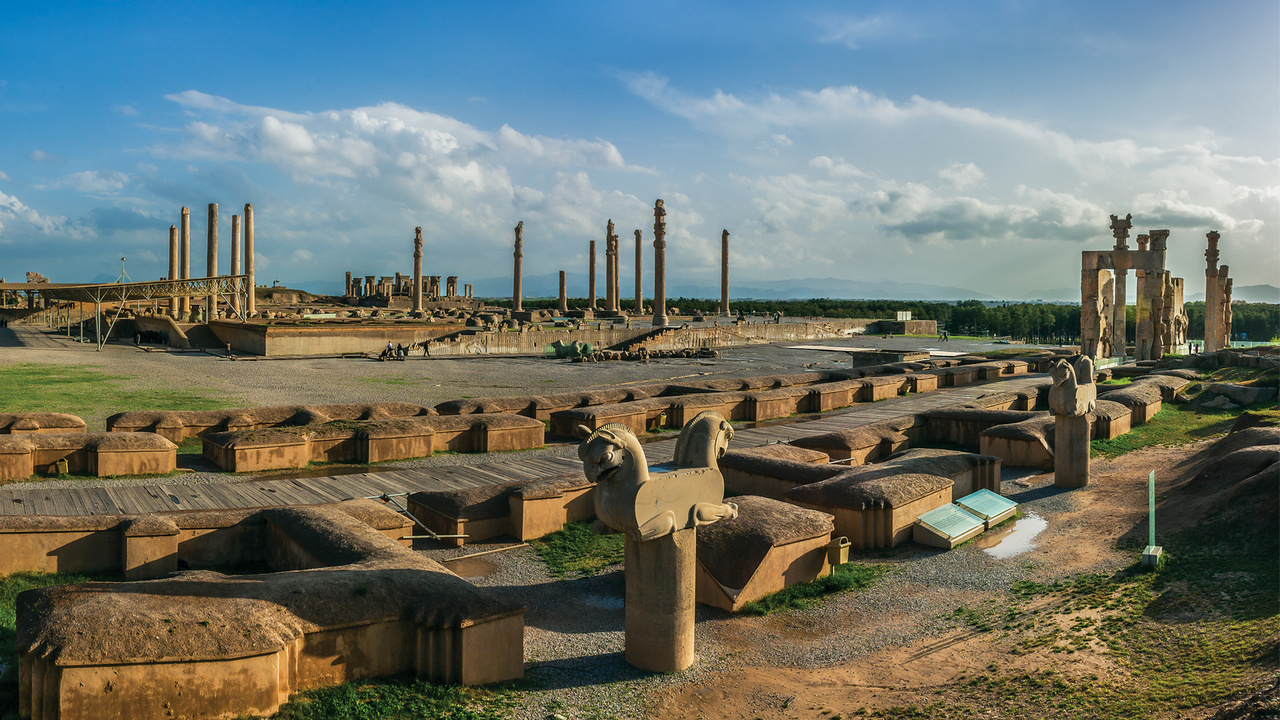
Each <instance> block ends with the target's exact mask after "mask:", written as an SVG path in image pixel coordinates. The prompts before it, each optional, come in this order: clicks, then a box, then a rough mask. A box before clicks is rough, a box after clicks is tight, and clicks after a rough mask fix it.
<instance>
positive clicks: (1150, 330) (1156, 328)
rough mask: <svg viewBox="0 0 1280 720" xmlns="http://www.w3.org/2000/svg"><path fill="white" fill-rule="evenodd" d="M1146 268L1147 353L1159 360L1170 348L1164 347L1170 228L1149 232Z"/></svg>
mask: <svg viewBox="0 0 1280 720" xmlns="http://www.w3.org/2000/svg"><path fill="white" fill-rule="evenodd" d="M1149 238H1150V249H1148V250H1147V257H1146V268H1145V270H1144V272H1143V279H1142V286H1141V287H1142V295H1143V297H1144V298H1145V305H1146V308H1147V325H1148V327H1147V328H1146V330H1145V335H1146V338H1145V340H1146V342H1145V348H1146V354H1147V359H1148V360H1159V359H1160V358H1162V357H1164V354H1165V353H1166V352H1168V350H1166V349H1165V347H1164V308H1165V303H1166V302H1168V300H1169V298H1166V297H1165V294H1164V290H1165V269H1164V255H1165V249H1166V247H1167V246H1168V243H1169V231H1168V230H1152V231H1151V233H1150V234H1149Z"/></svg>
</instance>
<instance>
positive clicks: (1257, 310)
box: [495, 297, 1280, 343]
mask: <svg viewBox="0 0 1280 720" xmlns="http://www.w3.org/2000/svg"><path fill="white" fill-rule="evenodd" d="M557 303H558V301H557V300H556V299H554V298H531V299H528V300H525V301H524V306H525V307H526V308H528V309H550V308H554V307H556V305H557ZM495 304H498V305H503V306H506V307H510V305H511V303H510V301H509V300H508V301H505V302H504V301H501V300H499V301H495ZM584 304H585V300H582V299H574V300H572V301H571V302H570V307H580V306H582V305H584ZM634 304H635V303H634V301H632V300H623V301H622V306H623V309H624V310H631V309H632V307H634ZM667 307H668V308H679V309H680V310H681V312H685V313H691V312H693V311H695V310H696V311H699V312H702V313H706V314H712V313H716V312H719V310H720V301H719V300H710V299H706V298H685V297H680V298H671V299H669V300H668V301H667ZM730 307H731V308H732V309H733V311H734V313H737V312H739V311H741V312H744V313H755V314H758V315H772V314H773V313H775V312H781V313H782V314H783V315H788V316H792V317H828V318H868V319H872V318H878V319H884V318H893V317H896V316H897V313H898V312H899V311H902V310H909V311H911V317H912V318H914V319H916V320H936V321H938V328H939V329H940V330H941V329H945V330H947V331H948V332H950V333H951V334H952V335H977V336H995V337H1005V336H1008V337H1011V338H1013V339H1016V340H1026V341H1031V342H1041V341H1044V342H1047V341H1061V342H1068V343H1072V342H1079V338H1080V306H1079V305H1047V304H1043V303H1003V304H1000V305H993V306H991V307H988V306H987V305H986V304H984V303H983V302H981V301H979V300H962V301H960V302H957V303H944V302H923V301H917V300H909V301H897V300H833V299H831V298H814V299H811V300H734V301H733V302H732V303H730ZM1185 307H1186V311H1187V318H1188V321H1189V322H1190V325H1189V331H1188V337H1189V338H1191V339H1195V340H1199V339H1202V338H1204V303H1203V302H1193V303H1187V304H1186V305H1185ZM1126 309H1127V311H1128V319H1127V320H1126V322H1125V329H1126V331H1127V333H1128V336H1129V341H1130V342H1133V340H1134V331H1135V330H1136V328H1137V326H1138V323H1137V317H1136V315H1137V308H1136V307H1134V306H1133V305H1130V306H1128V308H1126ZM1231 309H1232V337H1233V338H1235V339H1241V336H1242V335H1244V336H1247V337H1248V339H1250V340H1259V341H1269V340H1271V339H1272V338H1277V337H1280V305H1275V304H1271V303H1233V304H1232V306H1231Z"/></svg>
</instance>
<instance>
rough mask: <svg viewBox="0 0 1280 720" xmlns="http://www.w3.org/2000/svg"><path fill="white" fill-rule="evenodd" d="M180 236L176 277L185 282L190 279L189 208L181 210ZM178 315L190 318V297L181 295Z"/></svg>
mask: <svg viewBox="0 0 1280 720" xmlns="http://www.w3.org/2000/svg"><path fill="white" fill-rule="evenodd" d="M181 228H182V230H181V236H180V238H179V248H180V250H179V253H180V254H181V255H182V261H181V263H180V264H179V265H178V272H179V273H181V274H180V275H179V276H178V279H180V280H186V279H188V278H190V277H191V208H188V207H184V208H182V225H181ZM178 314H179V315H180V316H181V315H184V314H185V316H186V318H187V319H188V320H189V319H190V318H191V296H190V295H183V296H182V298H181V302H180V303H179V304H178Z"/></svg>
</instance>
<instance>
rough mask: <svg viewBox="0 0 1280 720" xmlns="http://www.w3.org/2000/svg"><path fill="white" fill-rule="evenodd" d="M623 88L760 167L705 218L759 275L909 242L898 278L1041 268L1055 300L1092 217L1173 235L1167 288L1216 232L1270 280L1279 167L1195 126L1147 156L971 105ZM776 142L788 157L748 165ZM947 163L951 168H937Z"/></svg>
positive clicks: (648, 82) (1278, 261)
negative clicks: (747, 241) (760, 243)
mask: <svg viewBox="0 0 1280 720" xmlns="http://www.w3.org/2000/svg"><path fill="white" fill-rule="evenodd" d="M624 80H625V82H626V83H627V84H628V86H629V87H630V89H631V90H632V92H633V93H635V94H636V95H638V96H640V97H642V98H644V99H646V100H648V101H649V102H651V103H652V104H654V105H655V106H656V107H658V108H660V109H662V110H664V111H666V112H668V113H670V114H672V115H674V116H677V117H681V118H684V119H686V120H688V121H689V122H690V123H691V125H692V127H693V128H694V129H696V130H700V131H703V134H704V136H709V137H711V138H712V139H713V140H715V139H719V140H720V141H721V142H720V147H721V151H722V152H723V154H724V156H725V157H726V158H727V159H729V160H730V161H734V160H741V159H745V160H747V161H748V163H749V164H748V165H746V166H745V167H752V168H760V167H763V168H765V169H763V170H754V174H744V173H743V172H742V171H741V170H739V172H738V173H736V174H734V178H735V182H736V183H737V185H738V188H739V191H742V192H746V193H747V197H746V198H743V199H742V201H740V202H738V201H735V200H734V199H727V200H726V201H725V205H726V207H723V208H721V209H720V211H719V214H722V215H726V216H729V217H735V218H741V220H740V222H742V223H743V224H744V225H746V226H747V227H749V228H751V229H752V231H753V232H760V233H762V234H764V235H766V236H768V237H769V238H770V243H771V244H772V245H773V246H775V247H785V248H786V252H785V253H780V254H775V256H774V257H772V258H770V257H768V255H767V254H762V255H761V257H762V263H763V266H764V267H769V268H770V269H771V270H772V271H774V272H775V273H780V274H783V275H785V274H787V273H788V269H790V272H791V273H794V274H796V275H800V274H801V273H804V274H806V275H808V274H811V272H812V268H813V267H814V266H815V265H816V266H820V265H821V264H823V263H829V262H832V261H833V259H834V261H835V262H836V267H839V266H840V263H839V260H840V259H841V258H848V260H849V261H850V262H851V263H854V264H856V265H858V266H865V265H866V263H869V262H872V261H876V260H884V261H887V262H893V261H894V259H893V258H894V256H893V255H892V254H891V253H890V251H889V250H886V248H889V249H892V250H893V251H897V252H900V251H904V250H905V251H907V252H912V247H913V245H918V244H925V245H927V246H928V247H929V248H930V251H929V252H928V253H915V257H914V259H913V264H912V268H913V272H912V275H913V279H920V280H922V281H926V282H927V281H930V279H931V278H933V277H938V276H942V277H946V278H949V279H951V278H953V276H954V274H955V272H956V271H957V270H962V269H968V271H969V272H971V273H972V274H973V276H974V277H977V278H983V276H984V274H985V268H986V266H985V265H984V262H990V263H997V264H1001V265H1002V266H1004V267H1013V268H1016V267H1018V266H1019V265H1021V266H1024V267H1032V266H1034V267H1046V270H1045V275H1044V277H1043V278H1042V279H1041V280H1040V281H1041V282H1047V283H1049V285H1048V286H1049V287H1068V288H1069V287H1072V286H1073V284H1074V282H1075V281H1076V278H1075V275H1076V274H1077V273H1078V262H1079V256H1078V254H1077V253H1078V250H1079V249H1080V248H1081V247H1082V245H1083V246H1084V247H1090V245H1084V243H1086V242H1089V243H1095V244H1096V245H1097V246H1098V247H1109V246H1110V240H1109V239H1108V238H1109V237H1110V233H1109V232H1108V231H1107V218H1108V215H1109V214H1110V213H1113V212H1119V213H1120V214H1124V213H1126V212H1132V213H1133V214H1134V216H1135V224H1138V223H1140V226H1141V227H1143V228H1161V227H1168V228H1173V229H1175V231H1176V232H1175V234H1174V235H1175V237H1173V238H1171V245H1170V247H1171V254H1170V256H1169V257H1170V269H1171V270H1173V271H1174V274H1175V275H1180V276H1182V277H1187V278H1194V277H1196V276H1197V275H1198V274H1199V266H1198V264H1197V263H1198V262H1202V258H1200V253H1199V249H1200V247H1201V246H1202V245H1203V239H1202V238H1203V235H1202V233H1203V232H1205V231H1206V230H1208V229H1214V228H1217V229H1220V230H1223V232H1224V233H1226V232H1228V231H1230V232H1231V233H1233V236H1232V242H1233V243H1235V244H1236V247H1237V248H1240V250H1241V251H1247V252H1249V253H1250V255H1251V259H1253V260H1256V261H1257V262H1256V263H1251V265H1253V266H1254V267H1256V268H1259V269H1257V270H1254V271H1253V272H1254V273H1256V277H1254V278H1253V279H1251V280H1250V281H1249V282H1251V283H1252V282H1270V283H1275V282H1276V281H1277V279H1280V278H1277V277H1276V275H1275V272H1274V270H1275V268H1276V267H1278V266H1280V250H1278V248H1280V243H1276V241H1275V238H1276V235H1277V230H1276V228H1277V227H1280V203H1278V202H1277V199H1278V198H1280V159H1278V158H1271V159H1266V158H1261V157H1248V156H1245V157H1239V156H1227V155H1223V154H1219V152H1218V151H1217V150H1216V148H1217V147H1219V146H1220V145H1222V144H1224V143H1222V142H1221V141H1220V139H1219V138H1217V137H1216V136H1215V135H1214V134H1213V133H1211V132H1207V131H1206V130H1205V129H1204V128H1202V127H1191V128H1184V129H1182V130H1180V131H1179V130H1178V129H1177V128H1174V127H1172V126H1167V127H1166V128H1165V129H1164V130H1162V133H1163V135H1162V137H1165V138H1172V139H1173V142H1171V143H1169V144H1167V145H1166V144H1161V145H1152V144H1148V143H1143V142H1140V141H1138V140H1136V139H1134V138H1130V137H1123V136H1120V137H1109V138H1101V139H1094V138H1082V137H1074V136H1072V135H1069V134H1068V133H1065V132H1062V131H1060V130H1057V129H1054V128H1051V127H1047V126H1046V125H1044V124H1042V123H1038V122H1034V121H1030V120H1025V119H1022V118H1017V117H1009V116H1003V115H998V114H994V113H990V112H987V111H985V110H982V109H979V108H975V107H960V106H955V105H951V104H949V103H945V102H941V101H937V100H931V99H927V98H923V97H919V96H914V97H911V98H909V99H908V100H906V101H904V102H898V101H894V100H892V99H890V98H888V97H885V96H882V95H878V94H876V93H871V92H868V91H866V90H863V89H861V88H858V87H854V86H837V87H827V88H821V89H817V90H801V91H795V92H788V93H777V92H775V93H769V94H764V95H761V96H759V97H752V98H747V97H742V96H739V95H736V94H734V93H730V92H725V91H723V90H716V91H713V92H710V93H708V94H705V95H701V96H697V95H690V94H686V93H684V92H681V91H680V90H678V89H676V88H674V87H672V85H671V83H670V82H669V81H668V80H667V79H666V78H663V77H660V76H658V75H655V74H652V73H647V74H639V75H632V76H629V77H626V78H624ZM784 133H785V136H786V137H787V138H788V139H789V140H790V141H791V142H792V145H793V150H795V151H798V152H791V153H788V154H785V155H783V154H777V153H774V154H768V153H765V152H759V150H760V149H761V148H764V147H765V146H767V145H769V144H771V141H772V138H774V137H775V136H777V135H780V134H784ZM703 141H704V142H706V139H705V138H704V140H703ZM744 148H745V149H755V150H757V152H756V153H755V154H751V155H746V153H744ZM744 155H745V157H740V156H744ZM957 155H959V156H961V157H964V158H965V159H964V160H963V161H959V160H951V161H949V162H948V161H947V160H945V159H946V158H948V157H951V158H954V157H956V156H957ZM801 157H807V158H810V159H809V160H808V161H807V162H803V163H802V162H800V158H801ZM845 158H854V159H856V164H855V163H854V162H850V161H847V160H845ZM939 159H943V163H945V164H943V165H942V166H941V167H940V163H939ZM748 172H752V171H748ZM703 212H704V213H706V214H708V215H711V214H713V213H712V212H708V211H706V210H704V211H703ZM741 234H743V235H745V234H746V233H741ZM1224 237H1225V235H1224ZM904 240H905V241H906V242H902V241H904ZM1173 248H1176V250H1172V249H1173ZM779 255H780V256H779ZM984 258H985V261H984ZM1238 262H1239V261H1237V263H1238ZM1046 263H1048V265H1047V266H1046ZM897 275H899V276H900V275H901V273H900V272H899V273H897ZM935 281H936V280H935ZM951 282H955V281H954V279H951ZM985 282H987V280H986V279H985V278H983V279H982V280H976V281H975V283H976V284H982V283H985ZM1005 282H1008V280H1006V279H1000V280H998V281H996V284H997V285H1000V284H1003V283H1005ZM1242 282H1243V281H1242ZM975 289H977V288H975ZM990 290H991V291H993V292H1000V290H999V289H998V288H997V287H992V288H990Z"/></svg>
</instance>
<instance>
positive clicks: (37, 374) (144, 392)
mask: <svg viewBox="0 0 1280 720" xmlns="http://www.w3.org/2000/svg"><path fill="white" fill-rule="evenodd" d="M130 380H131V378H128V377H124V376H120V375H107V374H105V373H103V372H102V371H101V370H99V369H98V368H95V367H91V366H88V365H58V366H50V365H37V364H34V363H16V364H13V365H6V366H4V367H3V368H0V412H65V413H72V414H75V415H80V416H81V417H85V416H88V417H106V416H108V415H113V414H115V413H119V412H126V411H129V410H217V409H220V408H225V407H231V406H232V405H231V403H229V402H227V401H225V400H223V399H221V398H218V397H213V396H210V395H207V394H205V393H203V392H201V391H198V390H164V389H159V388H154V387H146V388H136V389H126V387H125V384H126V383H127V382H128V381H130Z"/></svg>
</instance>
